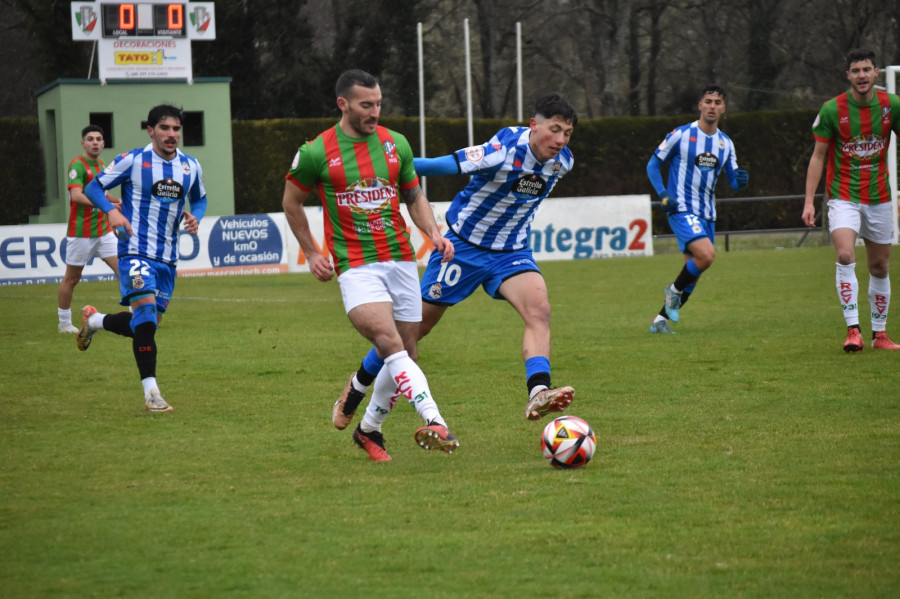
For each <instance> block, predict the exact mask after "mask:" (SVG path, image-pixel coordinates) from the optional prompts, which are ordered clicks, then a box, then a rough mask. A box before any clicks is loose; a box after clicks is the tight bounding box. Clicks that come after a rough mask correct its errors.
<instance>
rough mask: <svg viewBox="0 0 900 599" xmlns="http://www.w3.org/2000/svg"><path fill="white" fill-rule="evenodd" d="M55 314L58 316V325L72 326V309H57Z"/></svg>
mask: <svg viewBox="0 0 900 599" xmlns="http://www.w3.org/2000/svg"><path fill="white" fill-rule="evenodd" d="M56 314H57V315H58V316H59V324H72V308H66V309H65V310H63V309H62V308H57V309H56Z"/></svg>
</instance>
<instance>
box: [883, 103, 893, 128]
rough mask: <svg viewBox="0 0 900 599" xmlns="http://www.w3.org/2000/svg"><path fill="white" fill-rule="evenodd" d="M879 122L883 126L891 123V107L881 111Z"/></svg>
mask: <svg viewBox="0 0 900 599" xmlns="http://www.w3.org/2000/svg"><path fill="white" fill-rule="evenodd" d="M881 122H882V124H884V125H890V123H891V107H890V106H885V107H884V108H882V109H881Z"/></svg>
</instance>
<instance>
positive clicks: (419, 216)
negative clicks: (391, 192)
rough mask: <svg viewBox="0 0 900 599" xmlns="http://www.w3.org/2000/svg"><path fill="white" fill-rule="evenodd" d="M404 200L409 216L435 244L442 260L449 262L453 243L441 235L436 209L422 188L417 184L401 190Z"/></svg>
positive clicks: (451, 256) (451, 257)
mask: <svg viewBox="0 0 900 599" xmlns="http://www.w3.org/2000/svg"><path fill="white" fill-rule="evenodd" d="M401 194H402V197H403V201H404V202H405V203H406V206H407V208H409V216H410V218H412V220H413V222H414V223H415V224H416V226H417V227H419V230H420V231H422V233H423V234H425V235H427V236H428V238H429V239H430V240H431V243H433V244H434V247H435V249H436V250H437V251H438V252H439V253H440V254H441V256H442V258H441V262H449V261H450V260H452V259H453V251H454V248H453V244H452V243H450V241H449V240H448V239H447V238H446V237H444V236H443V235H441V229H440V228H439V227H438V224H437V221H435V220H434V211H433V210H432V209H431V204H430V203H429V202H428V198H426V197H425V193H424V192H423V191H422V188H421V187H419V186H418V185H416V186H415V187H413V188H412V189H410V190H407V191H401Z"/></svg>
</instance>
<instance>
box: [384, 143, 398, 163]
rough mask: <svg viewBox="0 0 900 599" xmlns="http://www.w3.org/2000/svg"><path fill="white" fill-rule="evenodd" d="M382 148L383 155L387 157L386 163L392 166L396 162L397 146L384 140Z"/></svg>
mask: <svg viewBox="0 0 900 599" xmlns="http://www.w3.org/2000/svg"><path fill="white" fill-rule="evenodd" d="M381 146H382V147H383V148H384V154H385V156H387V159H388V162H390V163H392V164H394V163H396V162H397V146H396V145H395V144H394V142H392V141H391V140H389V139H386V140H384V143H383V144H381Z"/></svg>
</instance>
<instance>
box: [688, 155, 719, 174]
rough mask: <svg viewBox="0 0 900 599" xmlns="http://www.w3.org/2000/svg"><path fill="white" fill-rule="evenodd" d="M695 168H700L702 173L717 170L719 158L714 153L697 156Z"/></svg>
mask: <svg viewBox="0 0 900 599" xmlns="http://www.w3.org/2000/svg"><path fill="white" fill-rule="evenodd" d="M694 166H696V167H697V168H699V169H700V170H701V171H712V170H715V169H716V168H717V167H718V166H719V157H718V156H716V155H715V154H713V153H712V152H703V153H702V154H697V157H696V158H694Z"/></svg>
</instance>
